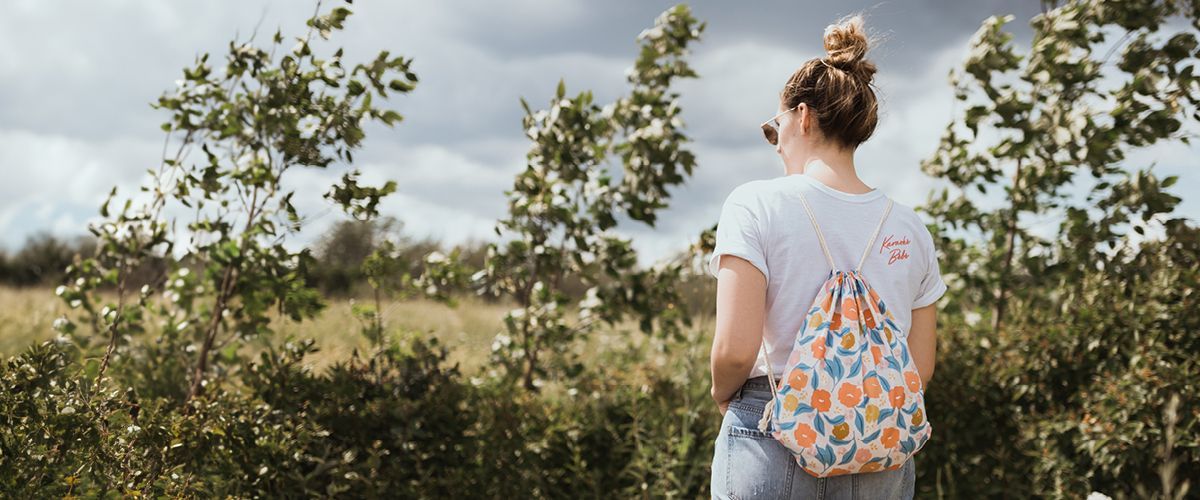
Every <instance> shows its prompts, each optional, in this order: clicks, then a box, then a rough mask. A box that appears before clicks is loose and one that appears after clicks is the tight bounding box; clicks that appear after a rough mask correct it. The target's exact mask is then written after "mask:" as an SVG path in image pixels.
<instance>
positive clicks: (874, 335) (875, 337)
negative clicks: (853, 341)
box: [871, 329, 883, 344]
mask: <svg viewBox="0 0 1200 500" xmlns="http://www.w3.org/2000/svg"><path fill="white" fill-rule="evenodd" d="M871 342H874V343H876V344H882V343H883V336H881V335H879V330H878V329H874V330H871Z"/></svg>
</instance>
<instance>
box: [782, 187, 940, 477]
mask: <svg viewBox="0 0 1200 500" xmlns="http://www.w3.org/2000/svg"><path fill="white" fill-rule="evenodd" d="M800 199H801V201H802V202H803V204H804V210H805V211H806V212H808V216H809V218H811V219H812V223H813V227H814V228H815V229H816V233H817V239H818V241H820V243H821V249H822V250H823V251H824V252H825V257H826V258H827V259H828V260H829V267H830V268H831V271H830V273H829V278H828V279H826V281H825V282H824V283H823V284H822V286H821V291H820V293H818V294H817V298H816V300H815V301H813V305H812V307H810V308H809V310H808V313H807V314H806V315H805V321H804V324H803V326H801V328H800V332H799V333H798V334H797V337H796V341H795V343H794V344H793V347H792V352H791V354H790V355H789V356H788V361H787V366H789V367H790V368H788V370H787V371H786V372H785V373H784V374H783V378H782V379H781V380H780V381H779V382H778V383H777V384H776V383H773V384H771V389H772V398H771V401H770V402H769V403H768V404H767V407H766V410H764V411H763V417H762V420H761V421H760V422H759V429H760V430H762V431H763V432H767V429H768V427H770V428H771V429H772V430H771V435H772V436H774V438H775V439H776V440H777V441H779V442H780V443H782V444H783V445H784V447H786V448H787V449H788V450H789V451H791V452H792V455H793V456H794V457H795V459H796V462H797V463H798V464H799V465H800V467H801V468H802V469H804V470H805V472H808V473H809V474H810V475H812V476H815V477H829V476H837V475H841V474H854V473H860V472H873V471H879V470H888V469H897V468H899V467H900V466H902V465H903V464H904V462H906V461H907V460H908V459H909V458H911V457H912V456H913V455H914V454H916V452H917V451H918V450H920V449H921V447H922V446H924V445H925V442H926V441H928V440H929V436H930V432H931V431H932V427H931V426H930V424H929V421H928V420H927V419H926V418H925V401H924V388H923V387H922V382H921V377H920V376H919V374H918V373H917V368H916V364H915V362H914V360H913V359H912V357H911V356H910V355H909V352H908V343H907V342H906V339H905V338H902V337H901V336H900V335H899V334H900V328H899V327H898V326H897V325H896V323H895V322H894V321H893V318H894V317H893V315H892V312H891V311H890V310H889V309H888V307H887V305H886V304H884V303H883V301H882V300H880V298H879V296H878V295H877V294H876V293H875V291H874V290H873V289H872V288H871V285H870V284H869V283H868V282H867V279H866V278H865V277H864V276H863V275H862V265H863V262H865V261H866V258H867V254H868V253H869V251H870V249H871V247H872V246H873V245H874V244H875V238H877V237H878V236H879V230H880V228H882V227H883V221H884V220H887V216H888V213H889V212H891V209H892V200H890V199H889V200H888V204H887V208H885V209H884V212H883V218H882V219H881V220H880V221H879V226H878V227H876V228H875V232H874V233H873V234H872V235H871V241H870V242H869V243H868V244H867V250H866V251H864V252H863V256H862V259H860V260H859V263H858V266H857V267H856V268H855V269H854V270H851V271H843V270H840V269H837V266H836V265H834V263H833V256H832V255H831V254H830V253H829V248H828V247H827V246H826V244H825V237H824V236H823V235H822V234H821V228H820V227H819V226H818V225H817V219H816V217H815V216H813V213H812V209H811V208H809V205H808V202H807V201H806V200H804V196H803V194H801V198H800ZM763 353H764V357H766V360H767V372H768V373H771V374H774V373H775V372H774V370H772V368H771V364H770V363H771V362H770V357H769V356H766V343H765V342H764V343H763Z"/></svg>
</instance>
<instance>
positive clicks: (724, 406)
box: [717, 399, 729, 417]
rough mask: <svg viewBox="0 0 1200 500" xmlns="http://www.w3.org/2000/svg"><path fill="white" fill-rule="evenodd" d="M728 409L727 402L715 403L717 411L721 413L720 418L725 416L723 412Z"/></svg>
mask: <svg viewBox="0 0 1200 500" xmlns="http://www.w3.org/2000/svg"><path fill="white" fill-rule="evenodd" d="M728 408H729V400H728V399H727V400H725V401H721V402H719V403H717V409H718V410H720V411H721V417H724V416H725V410H726V409H728Z"/></svg>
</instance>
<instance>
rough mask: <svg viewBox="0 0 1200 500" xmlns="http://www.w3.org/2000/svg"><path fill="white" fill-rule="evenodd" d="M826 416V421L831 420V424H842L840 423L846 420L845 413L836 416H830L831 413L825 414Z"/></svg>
mask: <svg viewBox="0 0 1200 500" xmlns="http://www.w3.org/2000/svg"><path fill="white" fill-rule="evenodd" d="M824 418H825V421H826V422H829V424H830V425H837V424H840V423H842V422H845V421H846V416H845V415H838V416H836V417H830V416H829V415H825V416H824Z"/></svg>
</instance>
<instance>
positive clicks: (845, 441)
mask: <svg viewBox="0 0 1200 500" xmlns="http://www.w3.org/2000/svg"><path fill="white" fill-rule="evenodd" d="M829 442H830V443H833V444H836V445H838V446H841V445H844V444H850V440H849V439H838V438H835V437H830V438H829Z"/></svg>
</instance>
